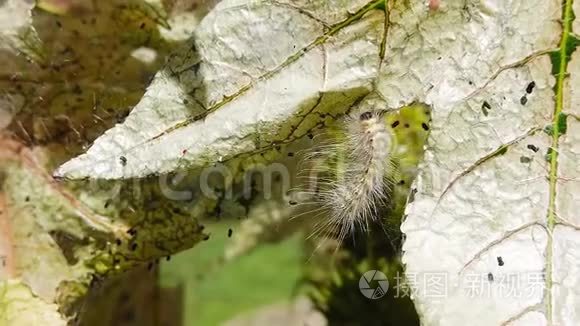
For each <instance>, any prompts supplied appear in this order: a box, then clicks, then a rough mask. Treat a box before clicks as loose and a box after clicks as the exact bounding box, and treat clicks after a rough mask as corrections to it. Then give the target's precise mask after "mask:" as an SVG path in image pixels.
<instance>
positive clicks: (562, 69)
mask: <svg viewBox="0 0 580 326" xmlns="http://www.w3.org/2000/svg"><path fill="white" fill-rule="evenodd" d="M572 2H573V0H564V8H563V10H564V12H563V15H562V17H563V19H562V25H563V30H562V38H561V40H560V51H559V53H558V55H559V56H560V62H559V67H558V75H557V79H556V87H555V90H556V107H555V108H554V115H553V118H552V127H553V133H552V144H551V148H552V151H551V153H550V156H549V157H550V177H549V179H550V191H549V193H550V199H549V206H548V216H547V228H548V232H549V234H548V243H547V253H546V298H545V300H546V319H547V321H548V325H552V324H553V308H554V307H553V306H552V299H553V298H552V285H553V281H552V277H553V261H552V260H553V250H554V243H553V233H554V227H555V225H556V185H557V181H558V145H559V144H558V142H559V138H560V136H561V134H560V132H561V130H560V126H559V123H558V117H559V116H560V114H561V113H562V111H563V107H564V80H565V77H566V68H567V64H568V58H567V55H566V54H567V51H568V48H567V47H568V39H569V37H570V33H571V27H572V17H573V12H572Z"/></svg>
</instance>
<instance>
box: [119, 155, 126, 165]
mask: <svg viewBox="0 0 580 326" xmlns="http://www.w3.org/2000/svg"><path fill="white" fill-rule="evenodd" d="M119 161H121V165H122V166H125V165H127V158H126V157H125V156H121V157H119Z"/></svg>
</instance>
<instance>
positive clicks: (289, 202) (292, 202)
mask: <svg viewBox="0 0 580 326" xmlns="http://www.w3.org/2000/svg"><path fill="white" fill-rule="evenodd" d="M288 204H290V205H292V206H294V205H298V202H297V201H294V200H290V201H288Z"/></svg>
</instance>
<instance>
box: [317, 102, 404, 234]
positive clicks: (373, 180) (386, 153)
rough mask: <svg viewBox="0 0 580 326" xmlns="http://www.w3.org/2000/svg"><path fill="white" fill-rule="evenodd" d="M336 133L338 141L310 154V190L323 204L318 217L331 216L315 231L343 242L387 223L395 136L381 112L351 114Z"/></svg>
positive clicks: (323, 220) (333, 140) (319, 204)
mask: <svg viewBox="0 0 580 326" xmlns="http://www.w3.org/2000/svg"><path fill="white" fill-rule="evenodd" d="M332 133H333V135H332V137H330V138H331V141H332V143H330V144H327V145H323V146H320V147H319V148H318V149H317V150H315V151H314V152H313V153H311V154H310V155H308V156H307V157H306V160H307V161H310V162H309V163H310V164H311V165H312V167H311V168H310V169H309V171H308V172H309V173H308V175H307V181H308V183H309V190H308V191H307V192H306V193H307V194H308V195H309V197H310V198H311V199H313V202H314V204H317V205H318V206H319V207H318V208H317V209H315V211H319V214H318V215H316V217H318V216H321V215H325V216H322V219H320V220H319V221H317V222H316V226H315V232H314V234H319V233H321V232H325V231H326V232H327V233H328V234H330V235H331V236H333V237H336V238H337V240H338V242H339V244H340V243H342V241H343V240H344V239H345V238H346V237H347V236H349V235H351V234H353V233H354V232H355V231H358V230H362V231H366V230H368V229H369V225H370V224H371V223H381V222H382V221H381V218H382V214H381V208H384V207H385V206H386V205H387V204H388V198H389V194H390V191H391V189H392V185H393V182H392V177H393V169H394V164H393V160H392V157H391V152H392V148H393V142H394V137H393V135H392V134H391V131H390V130H389V129H388V127H387V123H386V120H385V117H384V115H383V113H382V112H380V111H367V112H363V113H357V114H355V115H351V116H349V117H347V118H346V119H345V121H344V122H343V123H342V124H341V126H340V128H339V129H338V130H337V131H334V132H332ZM311 203H312V202H311ZM307 213H308V212H307Z"/></svg>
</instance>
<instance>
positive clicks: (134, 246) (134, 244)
mask: <svg viewBox="0 0 580 326" xmlns="http://www.w3.org/2000/svg"><path fill="white" fill-rule="evenodd" d="M135 250H137V244H136V243H133V244H131V251H135Z"/></svg>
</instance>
